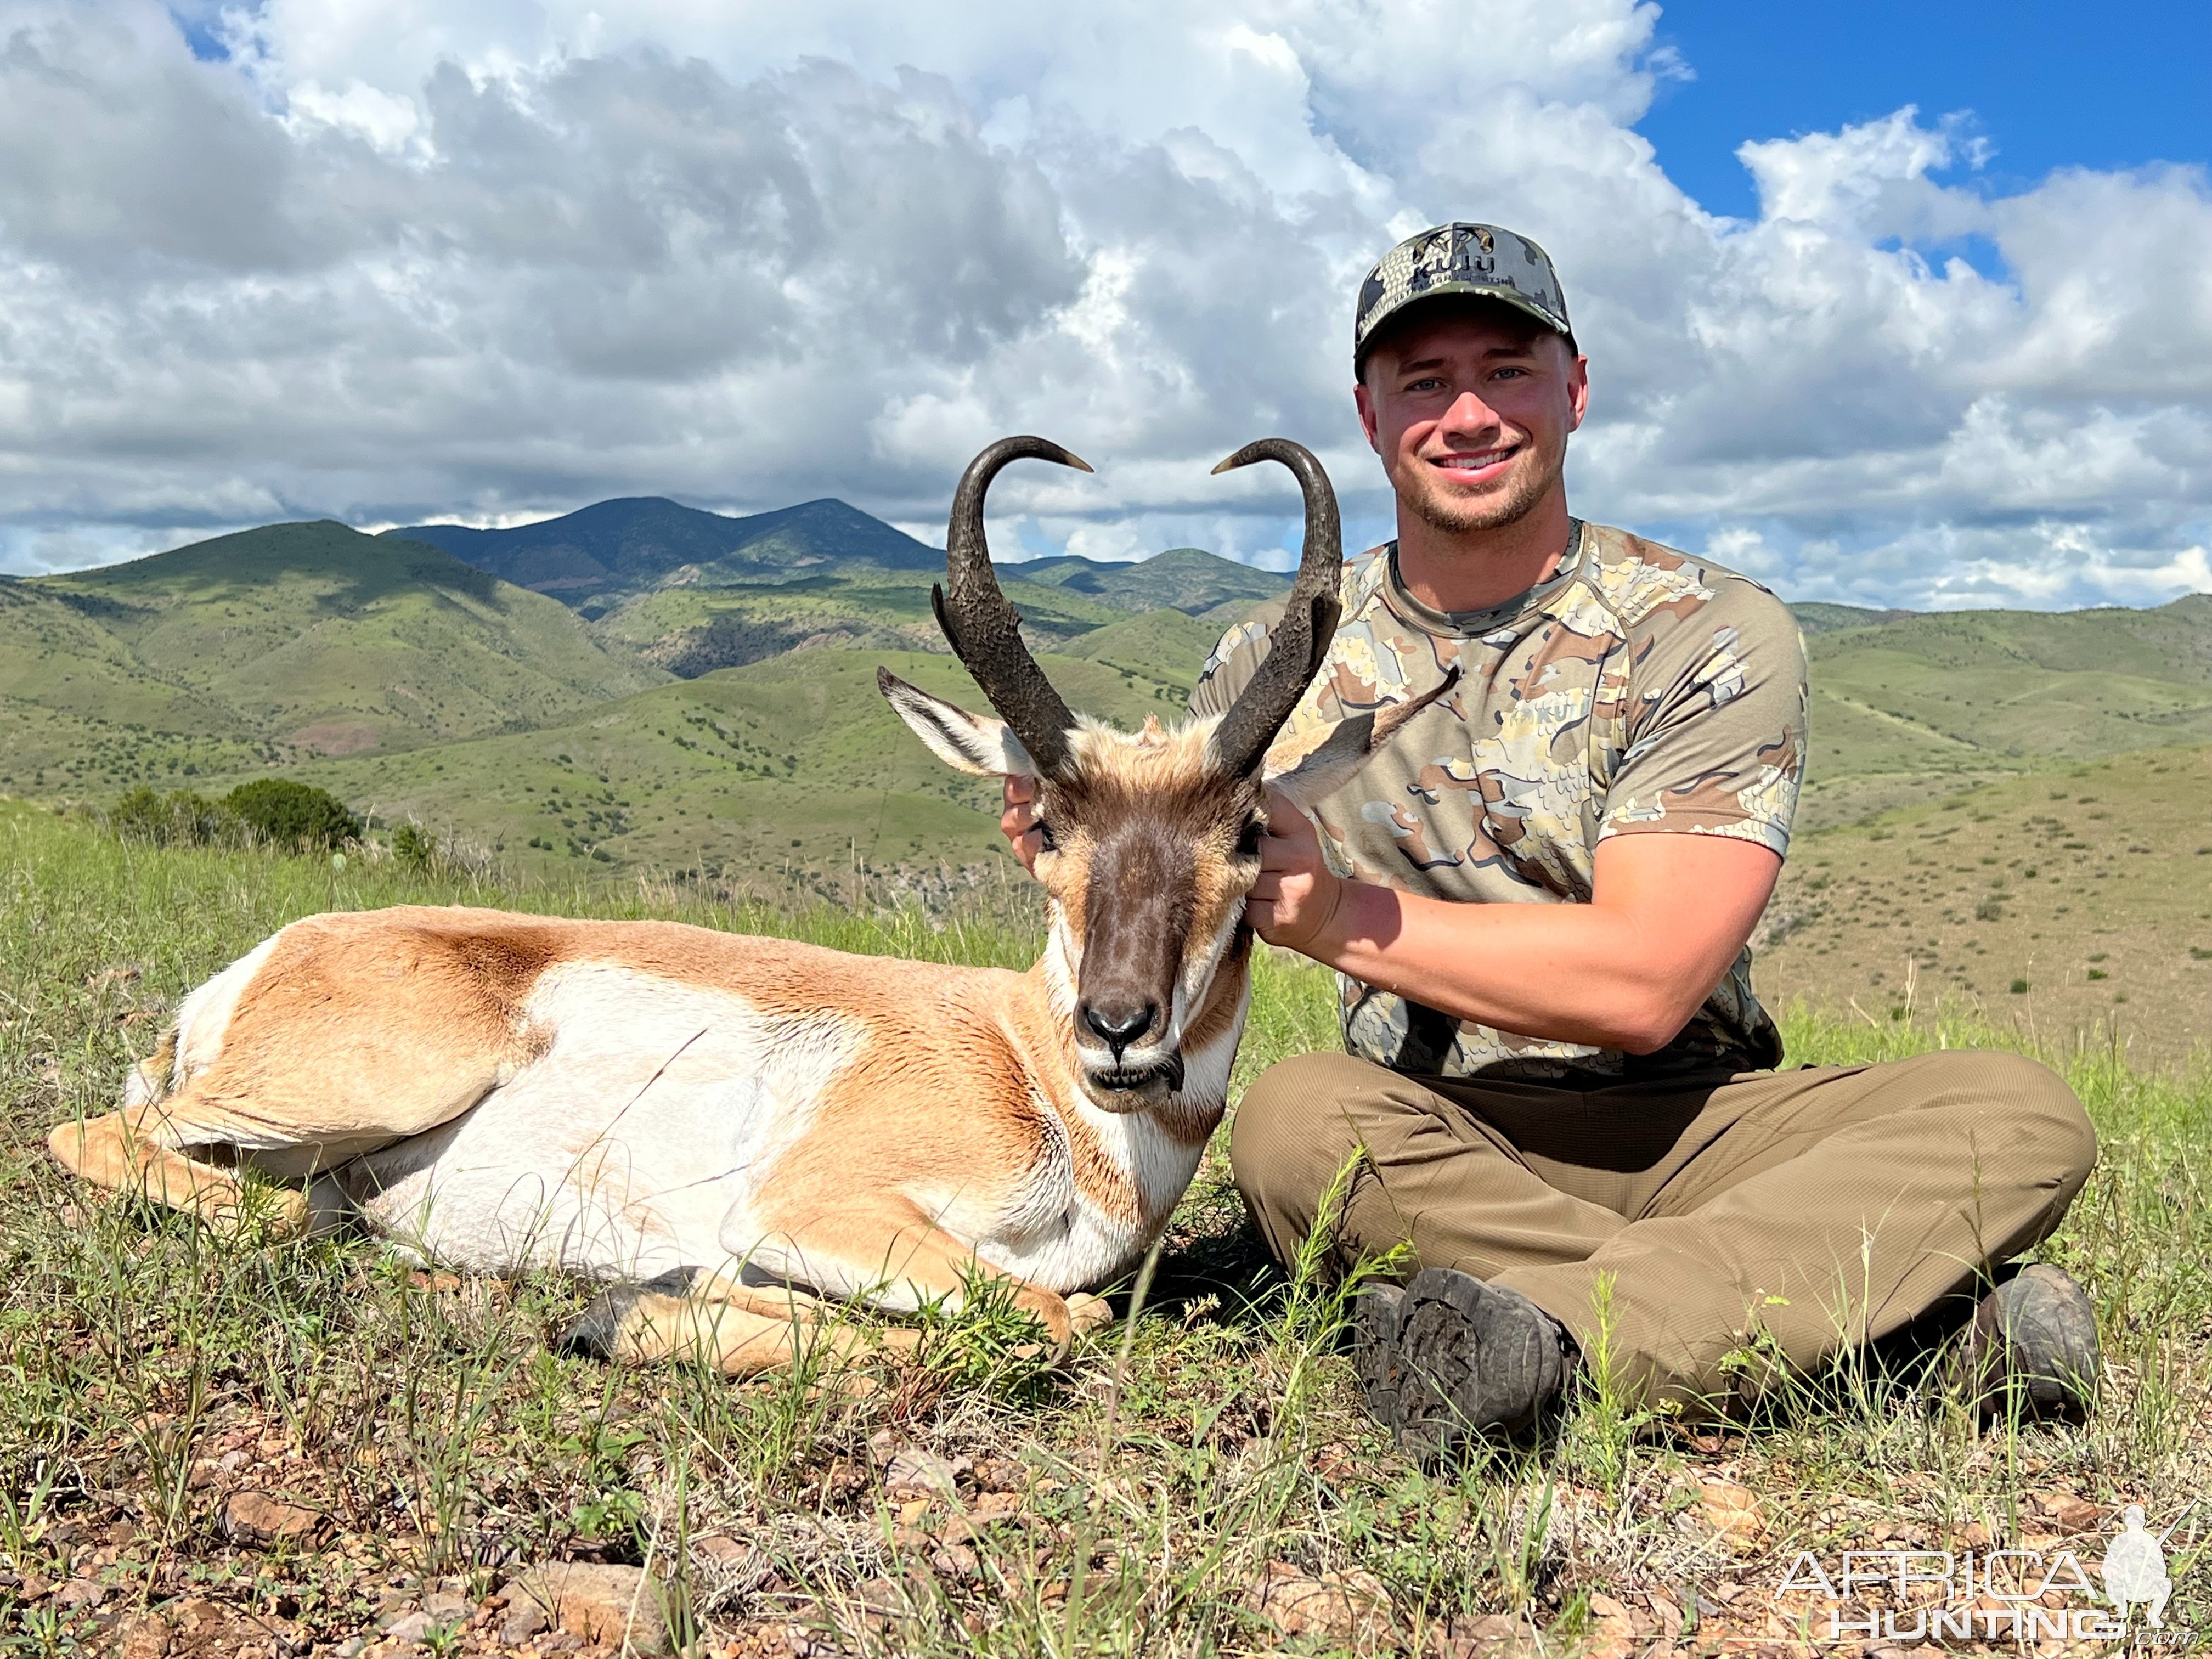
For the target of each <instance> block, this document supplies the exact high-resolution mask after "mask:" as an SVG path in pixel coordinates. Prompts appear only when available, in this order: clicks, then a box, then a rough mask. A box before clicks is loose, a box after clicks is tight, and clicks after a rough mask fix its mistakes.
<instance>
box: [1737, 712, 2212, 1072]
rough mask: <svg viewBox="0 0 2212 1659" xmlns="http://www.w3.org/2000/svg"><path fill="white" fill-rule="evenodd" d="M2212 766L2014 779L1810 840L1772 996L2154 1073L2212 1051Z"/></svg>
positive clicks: (1776, 917) (1774, 941)
mask: <svg viewBox="0 0 2212 1659" xmlns="http://www.w3.org/2000/svg"><path fill="white" fill-rule="evenodd" d="M2208 803H2212V749H2164V750H2151V751H2149V752H2148V753H2142V754H2135V755H2126V756H2122V757H2117V758H2115V759H2112V760H2107V761H2101V762H2097V763H2091V764H2087V765H2081V766H2073V767H2068V768H2064V769H2054V770H2050V771H2045V772H2043V773H2041V774H2039V775H2035V776H2032V777H2022V778H2014V779H2008V780H2005V781H2001V782H1997V783H1994V784H1990V785H1988V786H1986V787H1981V788H1978V789H1975V790H1973V791H1972V792H1970V793H1966V794H1961V795H1954V796H1953V797H1951V798H1949V799H1946V800H1943V801H1941V802H1930V803H1925V804H1923V805H1917V806H1913V807H1910V808H1907V809H1905V810H1902V811H1893V812H1888V813H1885V814H1882V815H1881V816H1880V817H1876V818H1875V819H1873V820H1872V821H1870V822H1869V823H1863V824H1857V825H1851V826H1848V827H1844V828H1838V829H1828V830H1826V831H1824V832H1820V833H1815V834H1812V835H1808V836H1801V837H1800V838H1799V839H1798V842H1797V843H1796V846H1795V847H1793V848H1791V849H1790V862H1789V865H1788V866H1787V867H1786V869H1785V870H1784V874H1783V878H1782V884H1781V886H1780V889H1779V890H1778V892H1777V893H1776V895H1775V897H1774V900H1773V902H1772V903H1771V904H1770V905H1769V906H1768V908H1767V915H1766V921H1765V924H1764V926H1763V928H1762V938H1761V939H1760V940H1759V941H1755V943H1757V944H1758V945H1759V962H1758V969H1757V972H1758V983H1759V988H1760V992H1761V994H1763V995H1765V996H1769V997H1771V998H1773V999H1775V1000H1778V1001H1786V1000H1790V999H1793V998H1799V997H1802V998H1806V999H1808V1000H1811V1001H1813V1002H1814V1003H1815V1004H1817V1005H1818V1006H1821V1007H1823V1008H1826V1009H1827V1010H1830V1011H1832V1012H1834V1013H1837V1014H1838V1015H1840V1016H1843V1017H1844V1018H1863V1019H1865V1020H1868V1021H1869V1022H1871V1023H1875V1024H1880V1023H1881V1022H1884V1021H1887V1020H1890V1019H1891V1018H1894V1017H1896V1016H1898V1015H1899V1014H1900V1013H1901V1012H1904V1011H1906V1010H1909V1009H1911V1008H1916V1007H1917V1008H1922V1009H1925V1008H1929V1007H1931V1006H1936V1005H1937V1004H1939V1003H1941V1002H1942V1001H1943V1000H1947V999H1948V1000H1953V1001H1957V1002H1962V1003H1965V1004H1966V1005H1969V1006H1972V1007H1973V1008H1975V1009H1977V1010H1978V1011H1979V1012H1981V1013H1982V1014H1983V1015H1984V1016H1985V1017H1986V1018H1990V1019H1991V1020H1995V1021H1999V1022H2003V1023H2016V1024H2018V1025H2019V1026H2020V1028H2021V1030H2023V1031H2025V1032H2027V1033H2029V1034H2031V1035H2033V1033H2036V1032H2038V1031H2042V1032H2052V1033H2060V1034H2064V1033H2070V1032H2073V1031H2077V1030H2108V1031H2110V1032H2111V1033H2112V1034H2113V1036H2114V1040H2115V1041H2117V1042H2118V1043H2119V1044H2120V1045H2121V1046H2122V1048H2123V1049H2124V1050H2125V1051H2126V1052H2129V1053H2130V1054H2134V1055H2136V1056H2137V1057H2139V1058H2144V1059H2154V1060H2160V1061H2165V1060H2173V1059H2176V1058H2177V1057H2179V1056H2181V1055H2183V1054H2187V1053H2189V1052H2190V1051H2191V1050H2192V1049H2200V1048H2208V1047H2212V805H2208Z"/></svg>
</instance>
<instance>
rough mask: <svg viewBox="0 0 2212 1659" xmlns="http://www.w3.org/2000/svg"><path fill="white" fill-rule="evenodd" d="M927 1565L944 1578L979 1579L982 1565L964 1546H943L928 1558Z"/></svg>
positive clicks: (972, 1552) (973, 1552)
mask: <svg viewBox="0 0 2212 1659" xmlns="http://www.w3.org/2000/svg"><path fill="white" fill-rule="evenodd" d="M929 1565H931V1566H932V1567H933V1568H934V1569H935V1570H936V1571H937V1573H938V1576H939V1577H944V1578H980V1577H982V1565H981V1562H979V1561H978V1560H977V1559H976V1558H975V1551H973V1550H971V1549H969V1547H968V1546H967V1545H965V1544H945V1545H943V1546H941V1547H939V1549H938V1550H937V1552H936V1553H934V1554H933V1555H932V1556H931V1557H930V1558H929Z"/></svg>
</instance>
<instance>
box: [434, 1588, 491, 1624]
mask: <svg viewBox="0 0 2212 1659" xmlns="http://www.w3.org/2000/svg"><path fill="white" fill-rule="evenodd" d="M476 1610H477V1604H476V1603H475V1602H473V1601H470V1600H469V1598H468V1597H467V1596H465V1595H456V1594H455V1593H454V1592H453V1591H452V1590H433V1591H432V1592H431V1593H430V1594H429V1595H426V1596H424V1597H423V1598H422V1611H423V1612H425V1613H428V1614H429V1615H430V1617H431V1618H433V1619H435V1620H437V1621H438V1623H440V1624H441V1625H457V1624H459V1622H460V1621H461V1620H464V1619H465V1618H467V1617H468V1616H469V1615H470V1614H471V1613H474V1612H475V1611H476Z"/></svg>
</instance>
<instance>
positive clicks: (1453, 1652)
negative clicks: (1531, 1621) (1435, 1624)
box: [1436, 1613, 1541, 1659]
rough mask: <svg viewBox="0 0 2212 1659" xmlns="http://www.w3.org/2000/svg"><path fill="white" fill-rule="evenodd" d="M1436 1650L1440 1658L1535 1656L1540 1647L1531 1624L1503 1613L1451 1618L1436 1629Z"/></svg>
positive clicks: (1528, 1658)
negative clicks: (1528, 1624) (1468, 1617)
mask: <svg viewBox="0 0 2212 1659" xmlns="http://www.w3.org/2000/svg"><path fill="white" fill-rule="evenodd" d="M1436 1650H1437V1653H1438V1655H1439V1656H1441V1659H1534V1655H1536V1654H1538V1653H1539V1652H1541V1649H1540V1648H1539V1647H1538V1646H1537V1644H1536V1638H1535V1634H1534V1632H1533V1631H1531V1630H1530V1629H1529V1628H1528V1626H1526V1625H1524V1624H1522V1622H1521V1621H1520V1620H1518V1619H1512V1618H1509V1617H1507V1616H1506V1615H1505V1614H1504V1613H1486V1614H1484V1615H1483V1616H1482V1617H1481V1618H1480V1619H1455V1620H1451V1621H1450V1622H1449V1624H1447V1625H1445V1626H1443V1627H1442V1628H1441V1629H1439V1630H1438V1631H1437V1638H1436Z"/></svg>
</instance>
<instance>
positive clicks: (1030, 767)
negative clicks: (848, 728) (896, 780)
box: [876, 668, 1036, 778]
mask: <svg viewBox="0 0 2212 1659" xmlns="http://www.w3.org/2000/svg"><path fill="white" fill-rule="evenodd" d="M876 689H877V690H879V691H881V692H882V693H883V694H884V698H885V699H886V700H887V701H888V702H890V706H891V707H892V708H896V710H898V717H899V718H900V719H901V720H904V721H905V722H906V723H907V724H908V726H912V727H913V728H914V734H915V736H916V737H918V738H921V740H922V741H923V742H924V743H926V744H928V745H929V749H930V752H931V753H932V754H933V755H935V756H936V757H937V758H938V759H939V760H941V761H943V762H944V763H945V764H946V765H947V766H950V767H952V768H954V769H957V770H959V771H962V772H967V773H970V774H972V775H975V776H976V777H979V778H1006V777H1014V778H1033V777H1035V776H1036V762H1035V761H1033V760H1031V759H1030V751H1029V750H1026V749H1024V748H1023V747H1022V740H1021V739H1020V738H1018V737H1016V736H1015V735H1014V734H1013V732H1012V731H1010V730H1009V729H1008V728H1007V726H1006V721H1004V720H984V719H981V718H979V717H978V716H976V715H974V714H969V712H968V711H967V710H966V709H964V708H959V707H957V705H955V704H952V703H949V702H945V700H944V699H943V698H942V697H933V696H930V695H929V693H928V692H927V691H924V690H920V689H919V688H917V687H915V686H911V685H908V684H907V683H906V682H905V681H904V680H902V679H901V678H899V677H898V676H897V675H896V674H894V673H892V672H891V671H890V669H888V668H878V670H876Z"/></svg>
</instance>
